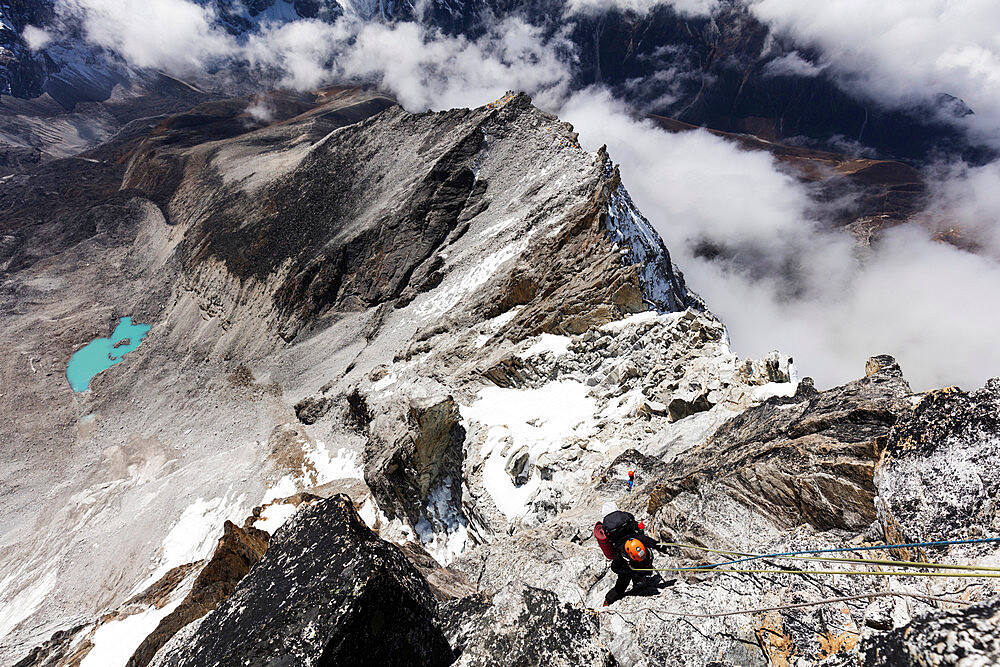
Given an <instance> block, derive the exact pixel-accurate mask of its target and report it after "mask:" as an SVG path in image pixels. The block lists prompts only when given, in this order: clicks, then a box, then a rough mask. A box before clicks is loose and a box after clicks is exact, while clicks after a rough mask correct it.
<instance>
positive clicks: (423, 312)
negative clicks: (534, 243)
mask: <svg viewBox="0 0 1000 667" xmlns="http://www.w3.org/2000/svg"><path fill="white" fill-rule="evenodd" d="M532 234H533V231H529V232H528V233H527V234H525V237H524V238H523V239H522V240H520V241H517V242H515V243H510V244H508V245H506V246H504V247H503V248H501V249H500V250H497V251H496V252H494V253H492V254H490V255H488V256H487V257H484V258H483V259H482V260H480V261H478V262H476V264H475V265H474V266H473V267H472V268H471V269H469V270H468V271H467V272H466V273H465V274H463V275H462V276H461V277H459V278H453V279H449V280H446V282H445V285H444V286H442V287H440V288H439V289H437V290H436V291H435V292H433V296H431V297H430V298H428V299H427V300H426V301H423V302H422V303H421V304H420V305H419V306H417V308H416V314H417V315H418V316H420V317H422V318H424V319H428V318H431V317H434V316H436V315H443V314H444V313H446V312H448V311H449V310H451V309H452V308H454V307H455V306H456V305H457V304H458V302H459V301H461V300H462V297H464V296H465V295H467V294H469V293H470V292H472V291H474V290H475V289H476V288H477V287H479V286H480V285H482V284H484V283H485V282H486V281H487V280H489V279H490V277H492V275H493V273H494V272H495V271H496V270H497V269H498V268H499V267H500V265H501V264H503V263H504V262H506V261H508V260H511V259H514V258H515V257H517V256H518V255H520V254H521V253H523V252H524V251H525V250H526V249H527V248H528V242H529V240H530V239H531V236H532Z"/></svg>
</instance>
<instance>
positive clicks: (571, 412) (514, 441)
mask: <svg viewBox="0 0 1000 667" xmlns="http://www.w3.org/2000/svg"><path fill="white" fill-rule="evenodd" d="M595 406H596V401H595V400H594V399H593V398H592V397H591V396H589V395H588V387H587V386H586V385H584V384H582V383H580V382H576V381H574V380H560V381H557V382H550V383H549V384H546V385H544V386H542V387H539V388H537V389H502V388H500V387H488V388H486V389H483V390H481V391H480V392H479V396H478V399H477V400H476V402H475V403H473V404H472V405H471V406H468V407H464V406H463V407H462V408H461V412H462V416H463V417H464V418H465V419H466V420H468V421H470V422H479V423H480V424H482V425H483V426H485V427H487V435H486V440H485V442H484V443H483V445H482V450H481V452H482V457H483V459H484V460H485V464H484V468H483V484H484V486H485V487H486V490H487V492H488V493H489V494H490V496H491V498H492V499H493V502H494V503H495V504H496V506H497V508H498V509H499V510H500V511H501V512H503V513H504V514H505V515H506V516H507V517H508V518H518V517H521V516H523V515H524V514H525V513H526V512H527V510H528V503H529V501H530V500H531V497H532V495H533V494H534V493H535V491H536V490H537V489H538V486H539V484H540V483H541V477H540V475H539V473H538V471H537V470H533V471H532V473H531V477H530V479H529V481H528V482H526V483H525V484H523V485H522V486H520V487H517V486H515V485H514V480H513V479H511V477H510V475H508V474H507V471H506V466H507V463H508V461H510V460H511V459H512V458H514V457H515V456H519V455H521V454H522V453H523V452H524V451H525V450H527V452H528V457H529V458H528V463H527V466H528V467H529V468H533V467H534V464H535V462H536V461H537V460H538V458H539V457H540V456H542V455H543V454H545V453H546V452H550V451H555V450H557V449H558V448H560V447H562V446H563V445H564V444H565V443H566V442H567V441H568V440H570V439H573V438H587V437H589V436H591V435H592V434H593V433H594V432H595V430H596V425H595V419H594V412H595Z"/></svg>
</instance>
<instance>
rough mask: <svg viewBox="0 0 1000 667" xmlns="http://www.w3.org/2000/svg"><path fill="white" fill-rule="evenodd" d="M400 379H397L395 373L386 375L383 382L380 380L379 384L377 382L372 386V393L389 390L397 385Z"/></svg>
mask: <svg viewBox="0 0 1000 667" xmlns="http://www.w3.org/2000/svg"><path fill="white" fill-rule="evenodd" d="M398 379H399V378H398V377H396V374H395V373H389V374H388V375H386V376H385V377H384V378H382V379H381V380H378V381H377V382H375V383H373V384H372V391H382V390H384V389H386V388H388V387H389V386H390V385H393V384H395V383H396V380H398Z"/></svg>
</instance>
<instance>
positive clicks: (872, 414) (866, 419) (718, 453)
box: [648, 361, 911, 541]
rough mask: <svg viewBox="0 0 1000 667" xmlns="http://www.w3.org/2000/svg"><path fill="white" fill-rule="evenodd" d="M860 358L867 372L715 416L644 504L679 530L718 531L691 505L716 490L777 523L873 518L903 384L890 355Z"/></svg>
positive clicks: (848, 526) (835, 523)
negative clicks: (877, 476)
mask: <svg viewBox="0 0 1000 667" xmlns="http://www.w3.org/2000/svg"><path fill="white" fill-rule="evenodd" d="M868 368H869V369H874V370H873V372H871V374H870V375H869V376H867V377H865V378H862V379H860V380H856V381H854V382H851V383H848V384H846V385H843V386H840V387H836V388H833V389H830V390H828V391H824V392H817V391H816V390H815V389H813V388H812V383H811V381H810V382H806V381H803V382H802V383H801V384H800V385H799V389H798V391H797V392H796V393H795V394H794V395H793V396H789V397H775V398H770V399H768V400H767V401H766V402H765V403H764V404H762V405H760V406H756V407H752V408H750V409H749V410H747V411H746V412H743V413H742V414H740V415H739V416H737V417H734V418H733V419H731V420H730V421H728V422H727V423H725V424H723V425H722V426H721V427H720V428H719V430H717V431H716V432H715V433H714V434H713V435H712V436H711V438H709V439H708V440H707V441H706V442H705V444H704V445H702V446H701V447H698V448H695V449H692V450H690V451H688V452H686V453H684V454H683V455H681V456H679V457H678V458H677V459H676V460H675V461H674V462H673V464H672V465H671V467H670V472H668V473H667V474H666V475H665V476H664V477H666V479H668V480H670V481H669V482H666V483H661V484H660V485H659V486H657V487H656V488H654V489H653V490H652V491H651V493H650V501H649V506H648V511H649V513H650V514H651V515H653V516H656V517H657V518H658V519H659V520H660V521H661V522H662V524H661V525H662V527H663V528H664V529H667V530H669V531H671V532H672V533H673V534H674V535H676V536H677V537H680V536H682V535H683V536H685V537H686V538H688V539H691V538H693V539H697V540H699V541H701V540H706V539H709V538H716V539H717V538H718V537H721V536H713V535H711V533H710V531H709V529H708V527H707V525H706V523H712V522H714V519H712V518H711V515H710V514H706V513H705V511H704V510H699V509H698V508H699V506H700V503H701V502H702V500H700V499H703V498H704V497H705V496H706V495H709V494H710V495H717V494H719V495H720V496H722V497H726V498H727V499H728V500H727V501H726V502H727V503H730V502H731V503H735V504H736V505H737V506H740V507H741V508H742V511H744V512H746V511H749V512H752V513H754V514H756V515H758V516H759V517H760V520H761V521H764V522H766V523H769V524H771V526H773V527H774V529H776V530H787V529H790V528H793V527H795V526H799V525H802V524H807V525H810V526H812V527H814V528H816V529H817V530H830V529H834V528H839V529H845V530H855V531H863V530H865V529H866V528H867V527H868V526H869V525H870V524H871V522H872V521H874V520H875V506H874V504H873V499H874V496H875V487H874V484H873V481H872V474H873V472H874V469H875V462H876V461H877V460H878V456H879V454H880V452H881V450H882V448H883V447H884V443H885V438H886V435H887V434H888V433H889V429H890V428H891V427H892V425H893V424H894V423H895V422H896V420H897V419H899V418H900V417H901V416H903V415H904V414H907V413H908V412H909V411H910V403H909V402H908V401H907V399H908V397H909V396H910V394H911V392H910V387H909V385H908V384H907V383H906V380H904V379H903V377H902V374H901V373H899V372H898V366H896V365H895V363H894V362H891V361H890V362H888V363H887V364H886V365H884V366H882V367H880V368H879V367H876V366H873V363H872V361H869V364H868ZM725 511H727V512H728V511H730V510H729V509H727V510H725ZM713 541H714V540H713Z"/></svg>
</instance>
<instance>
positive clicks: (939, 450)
mask: <svg viewBox="0 0 1000 667" xmlns="http://www.w3.org/2000/svg"><path fill="white" fill-rule="evenodd" d="M998 455H1000V380H998V379H993V380H990V381H989V382H987V383H986V386H985V387H983V388H982V389H979V390H977V391H974V392H969V393H966V392H963V391H960V390H958V389H956V388H948V389H941V390H939V391H934V392H930V393H929V394H927V395H926V396H924V397H923V398H922V399H921V401H920V403H918V404H917V406H916V407H915V408H914V409H913V411H912V412H911V413H910V414H908V415H907V417H906V418H905V419H903V420H902V421H901V422H900V423H899V424H898V425H897V426H896V427H895V428H893V430H892V433H891V434H890V436H889V439H888V442H887V444H886V448H885V453H884V454H883V455H882V459H881V461H880V462H879V467H878V471H877V472H876V474H875V485H876V487H877V489H878V495H879V499H878V510H879V512H878V518H879V522H880V523H881V525H882V529H883V530H884V531H885V534H886V535H887V536H892V538H891V539H893V540H902V541H907V542H908V541H918V542H924V541H938V540H955V539H963V538H966V539H967V538H977V537H994V536H996V535H998V534H1000V508H998V506H997V495H998V493H1000V469H998V467H997V465H996V461H997V457H998Z"/></svg>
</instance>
